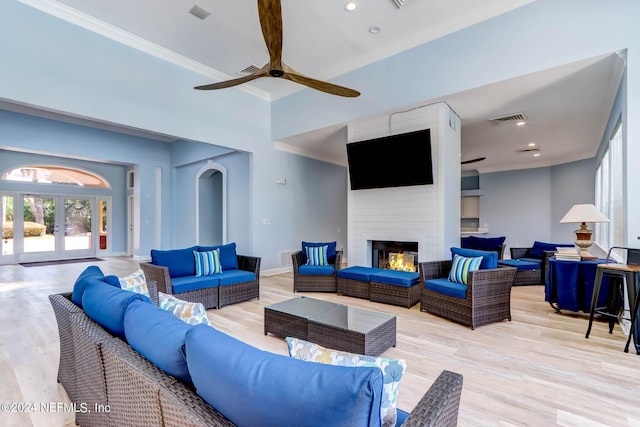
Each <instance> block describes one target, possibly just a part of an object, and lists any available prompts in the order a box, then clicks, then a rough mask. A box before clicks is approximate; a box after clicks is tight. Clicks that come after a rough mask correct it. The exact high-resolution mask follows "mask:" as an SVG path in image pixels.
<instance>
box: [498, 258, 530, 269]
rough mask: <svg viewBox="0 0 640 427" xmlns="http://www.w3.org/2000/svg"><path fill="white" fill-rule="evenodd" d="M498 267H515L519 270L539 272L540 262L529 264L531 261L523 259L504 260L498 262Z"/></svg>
mask: <svg viewBox="0 0 640 427" xmlns="http://www.w3.org/2000/svg"><path fill="white" fill-rule="evenodd" d="M498 265H506V266H507V267H515V268H517V269H518V270H539V269H540V262H529V261H523V260H522V259H502V260H500V261H498Z"/></svg>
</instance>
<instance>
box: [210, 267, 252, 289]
mask: <svg viewBox="0 0 640 427" xmlns="http://www.w3.org/2000/svg"><path fill="white" fill-rule="evenodd" d="M218 280H220V286H225V285H235V284H236V283H242V282H249V281H251V280H256V275H255V273H252V272H250V271H244V270H228V271H224V270H222V273H220V274H218Z"/></svg>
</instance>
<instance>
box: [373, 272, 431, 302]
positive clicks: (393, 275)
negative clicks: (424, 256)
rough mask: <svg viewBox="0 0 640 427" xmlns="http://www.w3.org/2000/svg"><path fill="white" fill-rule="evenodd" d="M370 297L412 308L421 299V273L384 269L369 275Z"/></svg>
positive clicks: (377, 300) (378, 300) (376, 300)
mask: <svg viewBox="0 0 640 427" xmlns="http://www.w3.org/2000/svg"><path fill="white" fill-rule="evenodd" d="M369 285H370V289H369V299H370V300H371V301H375V302H383V303H385V304H393V305H399V306H402V307H407V308H411V307H413V306H414V305H416V304H417V303H418V302H419V301H420V274H419V273H412V272H409V271H398V270H382V271H378V272H375V273H372V274H371V275H370V276H369Z"/></svg>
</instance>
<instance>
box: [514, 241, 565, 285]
mask: <svg viewBox="0 0 640 427" xmlns="http://www.w3.org/2000/svg"><path fill="white" fill-rule="evenodd" d="M509 250H510V252H511V259H521V258H525V259H528V260H531V258H532V257H531V254H530V252H531V248H509ZM543 253H544V257H543V259H542V261H541V262H540V270H537V271H536V270H533V271H523V272H518V274H516V280H515V284H517V285H525V284H527V285H530V284H541V285H544V284H545V282H546V281H547V271H549V268H548V267H549V258H551V257H552V256H553V255H554V254H555V251H543ZM536 273H537V275H536Z"/></svg>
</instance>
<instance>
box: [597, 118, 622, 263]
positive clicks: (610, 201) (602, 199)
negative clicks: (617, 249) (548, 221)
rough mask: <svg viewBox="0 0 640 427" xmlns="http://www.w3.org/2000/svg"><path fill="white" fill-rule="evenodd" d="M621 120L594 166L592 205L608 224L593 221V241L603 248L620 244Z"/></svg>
mask: <svg viewBox="0 0 640 427" xmlns="http://www.w3.org/2000/svg"><path fill="white" fill-rule="evenodd" d="M622 160H623V159H622V122H621V121H619V122H618V124H617V126H616V127H615V130H614V132H613V135H612V136H611V139H609V144H608V146H607V148H606V149H605V151H604V153H603V155H602V158H601V159H600V163H599V164H598V167H597V169H596V182H595V185H596V189H595V190H596V191H595V193H596V206H597V207H598V209H600V211H601V212H602V213H604V214H605V215H606V216H607V217H608V218H609V222H608V223H599V224H596V230H595V231H596V233H595V241H596V243H597V244H598V245H599V246H600V247H601V248H602V249H604V250H609V248H611V247H612V246H624V213H623V208H624V193H623V190H624V189H623V170H624V165H623V161H622Z"/></svg>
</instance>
